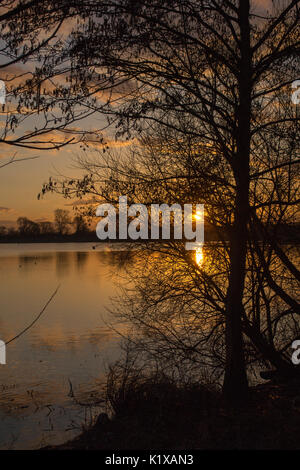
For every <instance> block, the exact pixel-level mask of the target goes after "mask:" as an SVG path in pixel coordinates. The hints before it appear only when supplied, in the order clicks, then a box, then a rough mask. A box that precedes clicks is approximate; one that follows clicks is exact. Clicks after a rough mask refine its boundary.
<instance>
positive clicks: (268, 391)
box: [46, 379, 300, 450]
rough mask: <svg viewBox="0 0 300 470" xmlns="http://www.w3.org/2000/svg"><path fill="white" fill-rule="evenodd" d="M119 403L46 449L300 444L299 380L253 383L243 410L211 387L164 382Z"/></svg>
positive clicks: (283, 446)
mask: <svg viewBox="0 0 300 470" xmlns="http://www.w3.org/2000/svg"><path fill="white" fill-rule="evenodd" d="M114 406H115V414H114V416H113V417H112V418H111V419H109V418H108V416H107V415H106V414H105V413H103V414H101V415H100V416H99V418H98V420H97V422H96V423H95V425H94V426H93V427H92V428H91V429H89V430H86V431H85V432H83V433H82V434H81V435H80V436H79V437H77V438H76V439H74V440H72V441H70V442H67V443H66V444H63V445H60V446H51V447H47V448H46V450H79V449H84V450H110V449H111V450H116V449H118V450H124V449H127V450H138V449H162V450H163V449H174V450H175V449H176V450H184V449H282V450H283V449H299V448H300V437H299V429H300V380H299V379H293V380H290V381H289V382H287V383H267V384H263V385H259V386H256V387H253V388H251V389H250V392H249V401H248V404H247V406H246V407H244V408H243V409H241V410H240V411H238V412H237V411H235V412H232V411H229V410H227V409H226V408H225V407H224V404H223V403H222V399H221V395H220V394H219V393H218V392H217V391H214V390H212V389H211V388H209V387H204V386H198V387H197V386H193V387H190V388H188V389H185V390H183V389H180V388H177V387H176V386H174V385H170V384H163V383H160V384H155V385H154V384H151V386H149V385H148V386H144V387H140V389H139V390H135V391H134V392H133V393H132V394H131V396H130V395H128V396H126V397H124V396H123V397H121V396H119V397H117V399H116V402H115V403H114Z"/></svg>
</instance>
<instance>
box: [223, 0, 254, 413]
mask: <svg viewBox="0 0 300 470" xmlns="http://www.w3.org/2000/svg"><path fill="white" fill-rule="evenodd" d="M239 26H240V32H241V45H240V63H239V77H238V88H239V107H238V109H237V133H236V154H235V156H234V161H233V162H232V169H233V172H234V176H235V181H236V197H235V210H234V221H233V229H232V234H231V237H230V275H229V284H228V290H227V302H226V325H225V344H226V365H225V377H224V384H223V394H224V398H225V400H226V402H227V403H228V404H230V405H233V406H239V405H240V404H242V403H243V401H245V398H246V396H247V391H248V381H247V375H246V367H245V358H244V345H243V334H242V314H243V292H244V282H245V271H246V254H247V222H248V217H249V159H250V120H251V87H252V83H251V74H252V67H251V61H252V57H251V48H250V26H249V1H248V0H240V4H239Z"/></svg>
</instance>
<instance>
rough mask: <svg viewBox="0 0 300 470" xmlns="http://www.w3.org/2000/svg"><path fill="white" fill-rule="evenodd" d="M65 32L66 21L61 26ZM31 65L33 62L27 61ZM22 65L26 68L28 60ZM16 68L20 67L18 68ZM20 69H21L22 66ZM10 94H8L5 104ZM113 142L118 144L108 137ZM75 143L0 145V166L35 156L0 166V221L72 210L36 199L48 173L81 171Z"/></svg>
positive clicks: (52, 199)
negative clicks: (34, 146) (56, 147)
mask: <svg viewBox="0 0 300 470" xmlns="http://www.w3.org/2000/svg"><path fill="white" fill-rule="evenodd" d="M255 3H257V5H259V8H258V10H257V11H258V12H259V13H262V12H263V10H264V8H268V7H270V6H271V4H272V2H271V0H257V1H256V2H255ZM64 28H65V32H68V29H70V25H66V26H64ZM31 66H32V67H34V65H33V64H31ZM16 67H21V66H19V65H17V66H14V69H12V68H11V69H9V68H4V69H1V71H0V79H3V78H4V79H5V78H7V77H8V76H9V74H10V73H13V72H15V70H16ZM23 67H27V70H30V63H28V64H26V65H25V66H23ZM19 70H20V69H19ZM23 70H24V69H23ZM9 101H10V98H9V97H8V105H9ZM4 120H5V113H3V112H2V113H0V135H1V128H3V125H4V122H3V121H4ZM103 123H104V119H103V117H102V116H101V115H100V114H97V115H95V117H94V118H89V120H88V121H86V122H85V123H84V126H83V125H82V127H84V128H85V129H88V130H93V129H96V128H97V129H99V128H100V127H101V126H102V125H103ZM28 129H29V127H28V124H27V128H26V129H24V128H22V127H20V129H19V130H18V133H20V134H21V133H22V132H26V130H28ZM108 138H109V139H113V136H112V135H110V136H109V135H108ZM112 144H113V145H114V146H116V145H122V143H120V144H117V143H115V142H113V141H112ZM81 152H82V150H80V147H79V145H78V144H77V145H71V146H67V147H63V148H62V149H61V150H59V151H57V150H44V151H39V150H24V149H22V148H16V147H12V146H8V145H6V144H2V145H0V167H1V165H3V164H5V163H6V162H7V161H8V160H9V159H10V158H11V157H12V156H13V155H14V154H16V159H21V158H27V157H35V156H37V157H38V158H36V159H33V160H28V161H23V162H18V163H13V164H10V165H7V166H5V167H2V168H0V225H10V226H11V225H13V224H15V221H16V220H17V218H18V217H20V216H26V217H28V218H30V219H32V220H36V221H42V220H52V219H53V211H54V210H55V209H56V208H58V207H60V208H66V209H70V210H72V205H73V204H72V202H71V201H68V200H65V199H63V198H62V197H60V196H58V195H55V194H48V195H47V196H46V197H44V198H43V199H41V200H38V199H37V194H38V193H39V192H40V190H41V187H42V184H43V183H44V182H46V181H47V180H48V178H49V176H51V175H52V176H58V175H65V176H77V175H78V176H80V174H81V172H80V170H78V169H75V168H74V164H75V160H76V157H78V156H79V155H80V153H81Z"/></svg>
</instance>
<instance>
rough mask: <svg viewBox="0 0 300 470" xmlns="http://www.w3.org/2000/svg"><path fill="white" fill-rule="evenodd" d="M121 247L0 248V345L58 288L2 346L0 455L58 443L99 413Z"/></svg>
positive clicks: (114, 337)
mask: <svg viewBox="0 0 300 470" xmlns="http://www.w3.org/2000/svg"><path fill="white" fill-rule="evenodd" d="M124 249H125V250H126V247H124V245H123V246H122V245H121V244H114V246H113V248H112V249H111V248H109V247H108V245H106V244H101V245H97V247H96V249H93V244H92V243H76V244H72V243H59V244H51V243H44V244H42V243H41V244H0V306H1V309H0V340H3V341H5V342H7V341H9V340H10V339H11V338H13V337H14V336H16V335H17V334H18V333H20V332H22V331H23V330H24V329H25V328H26V327H27V326H28V325H30V324H31V322H32V321H33V320H34V319H35V318H36V317H37V315H38V314H39V312H40V311H41V310H42V308H43V307H44V305H45V304H46V302H47V300H48V299H49V298H50V296H51V295H52V293H53V292H54V291H55V289H56V287H57V286H58V285H59V286H60V287H59V290H58V293H57V294H56V296H55V297H54V298H53V300H52V301H51V303H50V304H49V305H48V307H47V309H46V310H45V312H44V313H43V314H42V316H41V317H40V318H39V320H38V321H37V322H36V323H35V324H34V325H33V326H32V327H31V328H30V329H29V330H28V331H26V332H25V333H24V334H23V335H22V336H20V338H18V339H16V340H14V341H13V342H12V343H11V344H9V345H7V350H6V365H0V423H1V424H0V448H1V449H14V448H16V449H33V448H38V447H40V446H44V445H48V444H56V443H61V442H64V441H66V440H67V439H71V438H72V437H74V436H75V435H76V434H79V433H80V431H81V430H82V424H86V425H88V424H90V422H91V421H92V419H93V416H95V415H96V414H97V413H99V410H100V408H101V404H100V403H99V404H98V405H97V406H96V405H95V403H97V400H99V399H100V395H101V384H102V383H103V380H104V375H105V370H106V366H107V364H109V363H111V362H113V361H114V360H116V359H117V358H118V356H119V354H120V345H119V344H120V337H119V335H118V334H117V333H116V332H114V331H113V330H112V329H111V328H110V326H109V324H108V323H111V322H112V321H113V318H112V316H111V315H110V314H109V313H108V311H107V309H108V308H109V306H110V298H111V297H113V296H114V295H116V294H118V292H119V290H120V286H121V285H122V283H124V282H125V281H126V271H124V270H123V265H124V259H123V260H122V256H121V257H120V252H121V253H122V250H123V258H124V253H125V252H124ZM122 274H123V276H122ZM124 328H125V327H124ZM84 405H85V406H84Z"/></svg>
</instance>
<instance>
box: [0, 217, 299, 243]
mask: <svg viewBox="0 0 300 470" xmlns="http://www.w3.org/2000/svg"><path fill="white" fill-rule="evenodd" d="M269 230H270V228H269ZM171 232H172V230H171ZM230 232H231V229H230V227H223V228H221V229H216V228H215V227H213V226H211V225H208V224H207V223H205V224H204V239H205V241H221V240H225V241H226V240H229V239H230ZM275 234H276V238H277V239H281V240H282V241H285V242H294V243H299V242H300V223H294V224H289V225H288V224H280V225H277V226H276V227H275V226H274V227H273V228H272V227H271V230H270V237H272V236H273V235H275ZM107 241H109V240H107ZM111 241H118V227H117V240H111ZM121 241H122V242H124V241H126V240H121ZM128 241H131V240H129V239H128ZM137 241H139V240H137ZM1 242H2V243H26V242H27V243H40V242H44V243H59V242H98V243H99V242H101V241H100V240H99V239H98V238H97V235H96V231H95V230H92V229H91V228H90V226H89V225H88V223H87V222H86V220H85V218H84V217H83V216H82V215H76V216H75V217H73V218H71V217H70V214H69V211H67V210H64V209H56V210H55V211H54V222H50V221H41V222H35V221H32V220H30V219H28V218H27V217H19V218H18V219H17V228H8V227H5V226H4V225H0V243H1Z"/></svg>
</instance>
